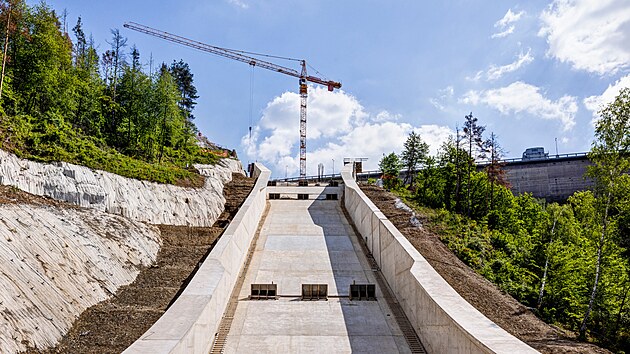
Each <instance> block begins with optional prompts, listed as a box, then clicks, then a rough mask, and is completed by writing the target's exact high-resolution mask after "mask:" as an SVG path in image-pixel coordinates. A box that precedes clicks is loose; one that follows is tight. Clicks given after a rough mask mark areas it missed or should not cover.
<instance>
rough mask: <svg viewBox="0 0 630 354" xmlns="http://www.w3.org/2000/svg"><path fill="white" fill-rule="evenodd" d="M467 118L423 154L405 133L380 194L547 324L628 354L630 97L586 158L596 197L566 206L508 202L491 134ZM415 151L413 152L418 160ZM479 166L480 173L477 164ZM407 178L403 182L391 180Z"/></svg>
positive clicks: (386, 160) (615, 105)
mask: <svg viewBox="0 0 630 354" xmlns="http://www.w3.org/2000/svg"><path fill="white" fill-rule="evenodd" d="M484 131H485V128H484V127H483V126H482V125H480V122H479V120H478V119H477V118H475V117H473V115H472V113H471V114H470V115H467V116H466V117H465V121H464V124H463V128H462V129H461V130H460V129H459V128H458V129H456V135H455V136H453V137H451V138H450V139H449V140H448V141H446V142H445V143H444V144H443V145H442V146H441V148H440V149H439V152H438V154H437V156H436V157H432V156H429V155H428V153H427V152H426V150H424V149H422V148H419V147H422V146H423V144H424V143H423V142H422V141H421V139H420V138H419V137H418V136H417V135H416V134H414V133H412V134H411V135H410V136H409V137H408V139H407V142H406V143H405V149H404V151H403V152H402V153H401V155H400V157H398V156H397V155H396V154H395V153H391V154H389V155H386V156H384V157H383V159H382V160H381V164H380V167H381V170H382V171H383V176H384V177H383V179H384V186H385V187H386V188H388V189H391V190H392V191H393V192H394V193H395V194H397V195H398V196H400V197H401V198H402V199H403V200H405V201H406V202H407V203H408V204H409V205H412V206H413V207H414V208H415V209H416V210H417V211H419V212H420V213H421V214H422V215H425V216H426V218H427V219H428V220H430V222H431V228H432V229H433V230H434V231H436V232H437V233H438V234H439V235H440V239H441V240H442V242H443V243H444V244H445V245H447V246H448V248H449V249H450V250H451V251H452V252H453V253H454V254H455V255H457V256H458V258H460V259H461V260H462V261H463V262H464V263H466V264H467V265H468V266H470V267H471V268H472V269H474V270H475V271H476V272H477V273H479V274H481V275H483V276H484V277H485V278H486V279H488V280H490V281H491V282H492V283H494V284H495V285H496V286H498V287H499V288H500V289H501V290H503V291H505V292H506V293H508V294H510V295H511V296H513V297H514V298H515V299H517V300H518V301H519V302H521V303H522V304H524V305H525V306H527V307H528V308H530V310H531V311H533V312H534V313H535V314H536V315H537V316H539V317H540V318H541V319H543V320H545V321H546V322H548V323H551V324H555V325H558V326H560V327H562V328H565V329H567V330H570V331H573V332H574V333H576V335H577V337H578V338H580V339H582V340H586V341H590V342H595V343H597V344H599V345H601V346H604V347H607V348H610V349H612V350H615V351H628V349H630V308H629V304H628V302H630V299H629V298H628V295H629V291H630V251H629V247H630V175H629V174H628V173H630V89H628V88H626V89H623V90H622V91H621V93H620V94H619V96H618V97H617V98H616V99H615V101H614V102H612V103H611V104H609V105H608V106H606V107H605V108H603V109H602V110H601V111H600V118H599V119H598V120H597V123H596V128H595V139H594V142H593V144H592V148H591V151H590V152H589V155H588V157H589V159H590V161H591V162H592V163H593V165H592V166H591V167H590V168H589V170H588V172H587V174H588V177H590V178H592V179H593V180H594V181H595V187H594V188H593V190H586V191H580V192H576V193H575V194H574V195H573V196H571V197H570V198H569V199H568V200H567V201H566V202H565V203H561V204H558V203H551V204H547V203H546V202H545V201H544V200H537V199H535V198H533V197H532V196H531V195H530V194H522V195H514V194H513V193H512V192H511V191H510V189H509V188H508V187H509V186H508V185H507V182H506V179H505V176H504V172H503V170H502V168H501V167H502V165H501V161H500V160H501V157H502V149H501V147H500V145H499V143H498V138H497V136H496V135H495V134H494V133H491V134H490V137H489V138H484V136H483V133H484ZM418 152H419V153H418ZM480 160H485V161H487V164H486V167H485V169H483V170H479V171H478V169H477V168H476V166H475V163H476V162H478V161H480ZM414 166H420V169H419V170H417V172H412V174H413V181H408V183H407V184H404V183H403V182H402V181H400V180H398V172H400V171H401V170H403V171H407V170H408V171H414V169H413V167H414Z"/></svg>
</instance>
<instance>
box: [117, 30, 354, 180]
mask: <svg viewBox="0 0 630 354" xmlns="http://www.w3.org/2000/svg"><path fill="white" fill-rule="evenodd" d="M123 26H124V27H125V28H129V29H131V30H134V31H138V32H141V33H145V34H148V35H151V36H154V37H157V38H161V39H164V40H167V41H170V42H173V43H178V44H181V45H184V46H187V47H191V48H195V49H198V50H201V51H204V52H208V53H212V54H216V55H219V56H222V57H225V58H229V59H233V60H237V61H240V62H243V63H247V64H249V65H251V66H259V67H261V68H264V69H267V70H271V71H275V72H278V73H281V74H285V75H289V76H293V77H297V78H299V84H300V90H299V92H300V177H301V178H305V177H306V101H307V99H308V82H312V83H315V84H319V85H324V86H327V87H328V91H333V90H334V89H336V88H337V89H338V88H341V83H339V82H336V81H332V80H324V79H321V78H318V77H315V76H309V75H307V73H306V60H299V62H300V64H301V67H302V68H301V69H302V70H301V71H300V72H298V71H297V70H295V69H291V68H287V67H284V66H281V65H278V64H274V63H271V62H268V61H265V60H261V59H257V58H254V57H251V56H249V55H245V53H247V52H244V51H240V50H233V49H227V48H221V47H216V46H212V45H209V44H205V43H201V42H198V41H194V40H192V39H188V38H185V37H181V36H178V35H175V34H171V33H168V32H164V31H160V30H157V29H155V28H151V27H148V26H145V25H141V24H139V23H135V22H127V23H125V24H124V25H123ZM248 54H251V55H257V56H266V57H273V58H280V57H275V56H270V55H264V54H255V53H248ZM281 59H289V60H295V59H290V58H281ZM250 131H251V127H250ZM250 134H251V132H250Z"/></svg>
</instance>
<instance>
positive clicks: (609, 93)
mask: <svg viewBox="0 0 630 354" xmlns="http://www.w3.org/2000/svg"><path fill="white" fill-rule="evenodd" d="M625 87H630V75H627V76H625V77H622V78H621V79H619V80H618V81H617V82H615V84H614V85H609V86H608V88H607V89H606V91H604V92H603V93H602V94H601V95H599V96H589V97H586V98H585V99H584V106H586V108H587V109H588V110H589V111H591V112H593V120H592V121H591V123H593V125H594V124H595V122H596V121H597V119H598V118H599V113H598V112H599V111H600V110H601V109H602V108H604V106H606V105H607V104H609V103H611V102H613V101H614V100H615V97H617V95H619V91H621V89H622V88H625Z"/></svg>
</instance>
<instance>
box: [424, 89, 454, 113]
mask: <svg viewBox="0 0 630 354" xmlns="http://www.w3.org/2000/svg"><path fill="white" fill-rule="evenodd" d="M454 95H455V89H454V88H453V86H446V87H445V88H444V89H442V90H438V97H434V98H430V99H429V102H430V103H431V104H432V105H433V106H434V107H435V108H437V109H439V110H440V111H443V110H445V109H446V107H445V106H444V104H446V103H448V102H449V101H450V100H451V99H452V98H453V96H454Z"/></svg>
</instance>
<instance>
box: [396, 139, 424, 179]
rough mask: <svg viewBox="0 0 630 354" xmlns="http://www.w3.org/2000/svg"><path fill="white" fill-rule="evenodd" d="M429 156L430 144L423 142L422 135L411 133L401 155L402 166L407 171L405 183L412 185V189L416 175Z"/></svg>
mask: <svg viewBox="0 0 630 354" xmlns="http://www.w3.org/2000/svg"><path fill="white" fill-rule="evenodd" d="M428 155H429V144H427V143H425V142H424V141H422V138H421V137H420V135H418V134H416V133H415V132H413V131H412V132H411V133H410V134H409V136H408V137H407V140H406V141H405V144H404V149H403V151H402V153H401V154H400V161H401V164H402V166H403V167H404V168H405V169H406V171H407V174H406V175H405V183H411V184H412V186H411V187H412V188H413V187H414V186H413V183H414V181H415V178H414V173H415V171H416V170H418V168H419V167H420V166H421V165H422V164H423V163H424V162H425V161H426V159H427V156H428Z"/></svg>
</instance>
